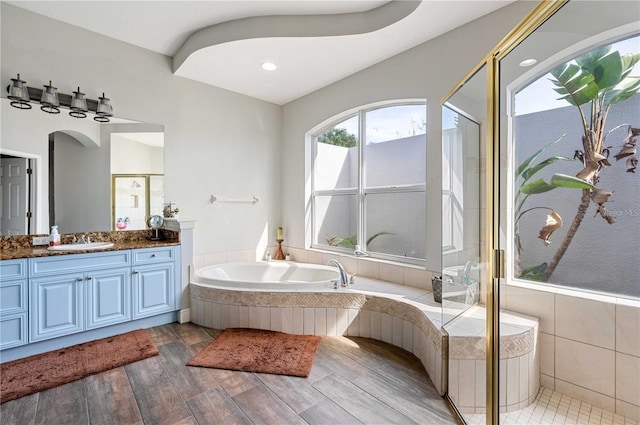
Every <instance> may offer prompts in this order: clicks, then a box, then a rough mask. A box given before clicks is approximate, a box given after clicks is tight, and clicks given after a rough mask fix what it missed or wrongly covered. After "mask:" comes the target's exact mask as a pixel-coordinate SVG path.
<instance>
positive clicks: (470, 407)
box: [445, 306, 540, 413]
mask: <svg viewBox="0 0 640 425" xmlns="http://www.w3.org/2000/svg"><path fill="white" fill-rule="evenodd" d="M445 329H446V331H447V333H448V334H449V381H448V382H449V386H448V393H449V397H451V399H452V400H453V401H454V402H455V404H456V406H457V407H458V408H459V409H460V411H461V412H462V413H485V411H486V310H485V309H484V308H482V307H479V306H474V307H471V308H470V309H469V310H467V311H466V312H464V313H463V314H462V315H460V316H459V317H457V318H456V319H454V320H453V321H452V322H451V323H448V324H447V325H445ZM537 341H538V319H536V318H533V317H529V316H525V315H522V314H517V313H513V312H506V311H505V312H502V313H501V315H500V400H499V405H500V411H501V412H513V411H516V410H519V409H523V408H525V407H527V406H528V405H530V404H531V403H533V401H534V400H535V399H536V396H537V394H538V391H539V389H540V367H539V364H540V362H539V349H538V344H537Z"/></svg>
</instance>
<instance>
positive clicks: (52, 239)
mask: <svg viewBox="0 0 640 425" xmlns="http://www.w3.org/2000/svg"><path fill="white" fill-rule="evenodd" d="M54 245H60V233H58V226H51V233H50V234H49V246H54Z"/></svg>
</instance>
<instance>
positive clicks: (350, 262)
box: [325, 255, 358, 274]
mask: <svg viewBox="0 0 640 425" xmlns="http://www.w3.org/2000/svg"><path fill="white" fill-rule="evenodd" d="M335 258H337V260H338V261H340V264H342V266H343V267H344V269H345V270H346V271H347V273H349V274H356V273H358V259H357V258H354V257H346V256H344V255H340V256H335ZM325 264H326V263H325Z"/></svg>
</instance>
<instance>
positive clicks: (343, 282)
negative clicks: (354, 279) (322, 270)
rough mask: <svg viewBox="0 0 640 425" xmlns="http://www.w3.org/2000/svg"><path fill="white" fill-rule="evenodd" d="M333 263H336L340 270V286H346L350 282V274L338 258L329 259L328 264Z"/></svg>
mask: <svg viewBox="0 0 640 425" xmlns="http://www.w3.org/2000/svg"><path fill="white" fill-rule="evenodd" d="M331 264H335V265H336V267H338V270H339V271H340V286H342V287H343V288H344V287H346V286H347V285H348V284H349V276H347V272H346V271H345V269H344V266H343V265H342V264H340V261H338V260H336V259H335V258H332V259H331V260H329V261H327V266H329V265H331Z"/></svg>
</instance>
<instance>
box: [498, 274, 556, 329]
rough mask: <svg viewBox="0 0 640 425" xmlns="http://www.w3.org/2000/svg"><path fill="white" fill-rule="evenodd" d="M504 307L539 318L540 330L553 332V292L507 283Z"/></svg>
mask: <svg viewBox="0 0 640 425" xmlns="http://www.w3.org/2000/svg"><path fill="white" fill-rule="evenodd" d="M506 288H507V291H506V294H507V296H506V308H507V310H510V311H515V312H517V313H523V314H527V315H529V316H533V317H537V318H538V319H540V322H539V323H540V332H546V333H548V334H552V335H553V334H554V333H555V332H554V321H555V309H554V301H555V300H554V294H552V293H550V292H544V291H536V290H533V289H528V288H520V287H517V286H513V285H507V287H506Z"/></svg>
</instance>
